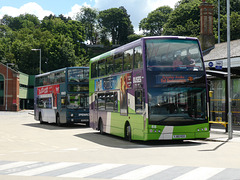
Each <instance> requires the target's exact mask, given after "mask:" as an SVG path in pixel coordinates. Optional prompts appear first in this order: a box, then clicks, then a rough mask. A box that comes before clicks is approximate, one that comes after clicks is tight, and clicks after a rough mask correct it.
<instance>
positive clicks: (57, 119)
mask: <svg viewBox="0 0 240 180" xmlns="http://www.w3.org/2000/svg"><path fill="white" fill-rule="evenodd" d="M56 124H57V125H58V126H62V124H61V122H60V116H59V114H57V116H56Z"/></svg>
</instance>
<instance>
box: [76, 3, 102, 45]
mask: <svg viewBox="0 0 240 180" xmlns="http://www.w3.org/2000/svg"><path fill="white" fill-rule="evenodd" d="M97 16H98V11H97V10H96V9H93V8H89V7H85V6H83V7H82V8H81V9H80V12H79V13H77V15H76V20H77V21H80V22H81V23H82V25H83V26H84V29H85V34H86V39H85V40H86V41H90V43H91V44H96V33H95V32H96V23H97Z"/></svg>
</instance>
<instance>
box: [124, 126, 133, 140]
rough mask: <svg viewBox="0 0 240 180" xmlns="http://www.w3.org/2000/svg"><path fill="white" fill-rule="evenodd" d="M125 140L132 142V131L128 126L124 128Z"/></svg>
mask: <svg viewBox="0 0 240 180" xmlns="http://www.w3.org/2000/svg"><path fill="white" fill-rule="evenodd" d="M125 139H126V140H128V141H129V142H131V141H132V131H131V126H130V124H127V125H126V126H125Z"/></svg>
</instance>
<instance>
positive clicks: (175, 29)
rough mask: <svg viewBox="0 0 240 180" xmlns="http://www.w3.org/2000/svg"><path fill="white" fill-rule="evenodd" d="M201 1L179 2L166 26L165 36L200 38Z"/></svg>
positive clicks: (185, 0)
mask: <svg viewBox="0 0 240 180" xmlns="http://www.w3.org/2000/svg"><path fill="white" fill-rule="evenodd" d="M200 3H201V1H200V0H191V1H188V0H183V1H179V2H178V5H177V6H176V7H175V9H174V11H173V12H172V13H171V14H170V16H169V19H168V21H167V23H166V24H165V25H164V28H163V34H164V35H178V36H194V37H196V36H199V32H200V10H199V5H200Z"/></svg>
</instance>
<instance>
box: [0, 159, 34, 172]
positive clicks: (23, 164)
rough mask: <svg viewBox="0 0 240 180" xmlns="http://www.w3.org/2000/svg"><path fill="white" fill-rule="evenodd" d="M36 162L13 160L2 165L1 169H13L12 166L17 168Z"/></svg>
mask: <svg viewBox="0 0 240 180" xmlns="http://www.w3.org/2000/svg"><path fill="white" fill-rule="evenodd" d="M34 163H36V162H25V161H22V162H11V163H9V164H5V165H1V166H0V170H6V169H11V168H17V167H21V166H26V165H29V164H34Z"/></svg>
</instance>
